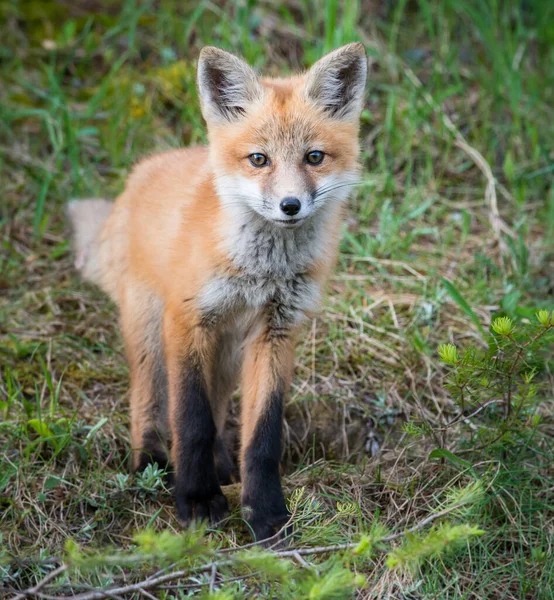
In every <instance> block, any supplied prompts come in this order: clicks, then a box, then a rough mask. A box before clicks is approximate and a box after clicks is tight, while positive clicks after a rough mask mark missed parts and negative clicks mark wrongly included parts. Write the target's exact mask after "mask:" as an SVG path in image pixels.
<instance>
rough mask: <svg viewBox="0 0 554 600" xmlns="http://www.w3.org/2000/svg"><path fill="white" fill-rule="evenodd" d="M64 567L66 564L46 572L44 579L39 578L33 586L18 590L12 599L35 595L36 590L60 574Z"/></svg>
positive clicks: (17, 599)
mask: <svg viewBox="0 0 554 600" xmlns="http://www.w3.org/2000/svg"><path fill="white" fill-rule="evenodd" d="M66 569H67V567H66V565H61V566H59V567H58V568H57V569H54V570H53V571H50V573H48V575H46V577H45V578H44V579H41V580H40V581H39V582H38V583H37V584H36V585H35V586H34V587H32V588H29V589H27V590H25V591H23V592H20V593H19V594H17V596H14V598H13V600H23V599H24V598H27V597H28V596H33V595H37V594H38V592H40V590H41V589H42V588H43V587H44V586H45V585H46V584H47V583H49V582H50V581H52V579H55V578H56V577H57V576H58V575H61V574H62V573H63V572H64V571H65V570H66Z"/></svg>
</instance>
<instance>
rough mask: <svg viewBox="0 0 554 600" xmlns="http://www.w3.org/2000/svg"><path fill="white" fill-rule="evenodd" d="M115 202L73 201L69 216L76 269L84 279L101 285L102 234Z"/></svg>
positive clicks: (100, 200)
mask: <svg viewBox="0 0 554 600" xmlns="http://www.w3.org/2000/svg"><path fill="white" fill-rule="evenodd" d="M112 206H113V202H110V201H109V200H102V199H99V198H90V199H87V200H72V201H71V202H69V203H68V205H67V214H68V215H69V219H70V220H71V224H72V227H73V235H72V242H73V252H74V256H75V268H76V269H77V270H78V271H79V272H80V273H81V275H82V277H83V279H86V280H88V281H92V282H93V283H96V284H98V285H101V281H102V272H101V264H100V232H101V230H102V228H103V226H104V224H105V223H106V221H107V220H108V217H109V216H110V213H111V210H112Z"/></svg>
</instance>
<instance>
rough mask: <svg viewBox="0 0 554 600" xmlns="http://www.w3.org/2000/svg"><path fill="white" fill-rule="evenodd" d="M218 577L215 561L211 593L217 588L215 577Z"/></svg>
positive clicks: (211, 579)
mask: <svg viewBox="0 0 554 600" xmlns="http://www.w3.org/2000/svg"><path fill="white" fill-rule="evenodd" d="M216 577H217V567H216V565H215V563H214V564H213V565H212V576H211V578H210V594H211V593H212V592H213V591H214V589H215V578H216Z"/></svg>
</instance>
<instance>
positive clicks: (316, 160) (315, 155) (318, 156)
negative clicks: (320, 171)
mask: <svg viewBox="0 0 554 600" xmlns="http://www.w3.org/2000/svg"><path fill="white" fill-rule="evenodd" d="M324 157H325V153H324V152H321V151H320V150H313V151H312V152H308V154H306V162H307V163H308V164H309V165H314V166H315V165H320V164H321V163H322V162H323V158H324Z"/></svg>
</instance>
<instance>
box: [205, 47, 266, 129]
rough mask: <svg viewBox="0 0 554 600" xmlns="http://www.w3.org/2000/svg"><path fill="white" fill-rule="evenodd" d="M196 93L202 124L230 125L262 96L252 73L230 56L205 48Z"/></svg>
mask: <svg viewBox="0 0 554 600" xmlns="http://www.w3.org/2000/svg"><path fill="white" fill-rule="evenodd" d="M197 79H198V93H199V96H200V103H201V105H202V114H203V115H204V118H205V119H206V121H208V122H209V121H216V122H217V121H219V122H232V121H234V120H236V119H237V118H239V117H240V116H242V115H244V114H245V113H246V112H247V111H248V108H249V106H250V105H252V104H254V103H255V102H257V101H259V100H260V98H261V97H262V95H263V90H262V86H261V85H260V82H259V80H258V76H257V75H256V73H255V72H254V70H253V69H252V68H251V67H250V66H249V65H247V64H246V63H245V62H244V61H243V60H242V59H240V58H238V57H237V56H235V55H234V54H230V53H229V52H225V51H224V50H220V49H219V48H214V47H213V46H206V47H205V48H202V50H201V52H200V57H199V59H198V77H197Z"/></svg>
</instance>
